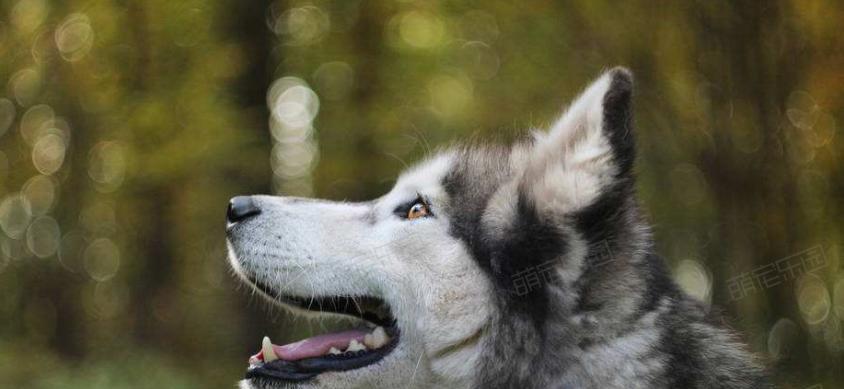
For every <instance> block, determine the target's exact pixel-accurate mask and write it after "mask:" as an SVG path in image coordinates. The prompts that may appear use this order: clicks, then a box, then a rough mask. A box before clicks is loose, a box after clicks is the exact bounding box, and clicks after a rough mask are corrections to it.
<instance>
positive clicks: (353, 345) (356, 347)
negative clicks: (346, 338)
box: [346, 339, 366, 352]
mask: <svg viewBox="0 0 844 389" xmlns="http://www.w3.org/2000/svg"><path fill="white" fill-rule="evenodd" d="M360 350H366V346H364V345H362V344H360V342H358V340H357V339H352V341H351V342H349V347H348V348H347V349H346V352H355V351H360Z"/></svg>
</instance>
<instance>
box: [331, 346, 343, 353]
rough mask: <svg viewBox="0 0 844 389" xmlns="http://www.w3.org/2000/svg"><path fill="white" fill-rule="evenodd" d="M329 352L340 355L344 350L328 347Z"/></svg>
mask: <svg viewBox="0 0 844 389" xmlns="http://www.w3.org/2000/svg"><path fill="white" fill-rule="evenodd" d="M328 353H329V354H331V355H338V354H342V353H343V352H342V351H340V350H338V349H337V347H332V348H330V349H328Z"/></svg>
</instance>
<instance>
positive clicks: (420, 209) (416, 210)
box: [407, 202, 429, 220]
mask: <svg viewBox="0 0 844 389" xmlns="http://www.w3.org/2000/svg"><path fill="white" fill-rule="evenodd" d="M428 213H429V211H428V206H427V205H425V203H422V202H417V203H415V204H413V205H412V206H411V207H410V209H409V210H407V220H413V219H418V218H420V217H425V216H428Z"/></svg>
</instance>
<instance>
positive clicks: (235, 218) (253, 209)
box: [226, 196, 261, 223]
mask: <svg viewBox="0 0 844 389" xmlns="http://www.w3.org/2000/svg"><path fill="white" fill-rule="evenodd" d="M259 213H261V209H260V208H258V207H257V206H255V203H253V202H252V197H250V196H237V197H232V199H231V200H229V209H228V210H227V211H226V219H227V220H228V221H229V223H234V222H239V221H241V220H244V219H246V218H248V217H250V216H255V215H257V214H259Z"/></svg>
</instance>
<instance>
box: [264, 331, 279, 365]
mask: <svg viewBox="0 0 844 389" xmlns="http://www.w3.org/2000/svg"><path fill="white" fill-rule="evenodd" d="M261 351H262V352H263V353H264V363H267V362H272V361H275V360H276V359H278V355H275V350H273V343H272V342H270V337H269V336H265V337H264V340H263V341H262V342H261Z"/></svg>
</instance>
